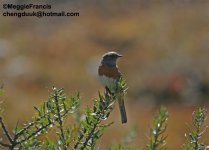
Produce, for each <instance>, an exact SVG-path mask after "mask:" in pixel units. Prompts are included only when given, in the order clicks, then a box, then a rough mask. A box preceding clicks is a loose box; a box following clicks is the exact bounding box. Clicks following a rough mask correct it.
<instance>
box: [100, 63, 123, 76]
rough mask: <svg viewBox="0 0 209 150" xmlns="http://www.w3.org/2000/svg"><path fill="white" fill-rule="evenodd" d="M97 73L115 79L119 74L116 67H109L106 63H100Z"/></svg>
mask: <svg viewBox="0 0 209 150" xmlns="http://www.w3.org/2000/svg"><path fill="white" fill-rule="evenodd" d="M98 73H99V75H100V76H102V75H105V76H107V77H110V78H113V79H117V78H119V77H120V75H121V73H120V72H119V70H118V68H117V67H114V68H111V67H108V66H107V65H100V66H99V70H98Z"/></svg>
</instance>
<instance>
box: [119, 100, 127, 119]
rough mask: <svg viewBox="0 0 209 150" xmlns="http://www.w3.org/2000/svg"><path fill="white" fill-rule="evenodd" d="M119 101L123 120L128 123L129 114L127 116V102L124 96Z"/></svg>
mask: <svg viewBox="0 0 209 150" xmlns="http://www.w3.org/2000/svg"><path fill="white" fill-rule="evenodd" d="M118 103H119V109H120V115H121V122H122V123H127V116H126V108H125V104H124V98H123V97H121V98H120V99H118Z"/></svg>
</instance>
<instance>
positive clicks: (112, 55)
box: [101, 52, 122, 67]
mask: <svg viewBox="0 0 209 150" xmlns="http://www.w3.org/2000/svg"><path fill="white" fill-rule="evenodd" d="M119 57H122V55H120V54H118V53H117V52H107V53H105V54H104V55H103V56H102V61H101V63H102V64H105V65H107V66H109V67H116V61H117V59H118V58H119Z"/></svg>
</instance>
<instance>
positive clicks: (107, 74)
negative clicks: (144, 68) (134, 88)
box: [98, 52, 127, 123]
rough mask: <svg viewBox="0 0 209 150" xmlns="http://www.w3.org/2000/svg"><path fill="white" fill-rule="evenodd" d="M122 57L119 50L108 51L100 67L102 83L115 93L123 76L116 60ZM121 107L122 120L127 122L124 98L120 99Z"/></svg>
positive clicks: (99, 72)
mask: <svg viewBox="0 0 209 150" xmlns="http://www.w3.org/2000/svg"><path fill="white" fill-rule="evenodd" d="M120 57H122V55H120V54H118V53H117V52H107V53H105V54H104V55H103V56H102V60H101V64H100V66H99V69H98V74H99V79H100V81H101V83H102V84H103V85H104V86H105V88H106V89H107V90H108V91H110V92H111V93H114V92H115V90H116V82H117V81H118V79H119V78H120V77H121V76H122V74H121V73H120V71H119V70H118V66H117V64H116V61H117V59H118V58H120ZM118 103H119V109H120V114H121V122H122V123H126V122H127V116H126V109H125V104H124V99H123V98H120V99H118Z"/></svg>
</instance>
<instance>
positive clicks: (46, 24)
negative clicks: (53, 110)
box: [0, 0, 209, 150]
mask: <svg viewBox="0 0 209 150" xmlns="http://www.w3.org/2000/svg"><path fill="white" fill-rule="evenodd" d="M5 2H8V1H6V0H3V1H1V3H2V4H3V3H5ZM31 2H33V1H30V2H27V3H31ZM10 3H13V4H25V3H26V2H25V1H22V0H21V1H20V0H13V1H12V2H11V1H10ZM33 3H34V4H47V3H48V4H51V5H52V10H57V11H62V10H65V11H70V12H79V13H80V16H79V17H45V18H35V17H25V18H17V17H2V16H1V17H0V84H1V85H2V84H3V85H4V91H5V95H4V97H1V100H2V101H3V108H4V109H5V111H4V116H5V121H6V122H7V123H8V126H9V127H10V128H13V127H14V126H15V124H16V122H17V120H19V121H20V122H24V121H26V120H29V119H30V118H31V116H32V115H33V113H34V110H33V106H35V105H40V104H41V103H42V102H43V101H44V100H46V99H47V96H48V94H49V91H50V89H51V87H52V86H53V85H55V86H57V87H64V88H65V92H66V93H68V94H69V95H70V94H72V93H74V91H80V93H81V95H82V98H83V101H82V107H86V105H88V106H91V105H92V101H93V98H94V97H96V96H97V93H98V90H100V91H102V90H104V89H103V87H102V86H101V84H100V82H99V80H98V77H97V67H98V65H99V62H100V59H101V56H102V55H103V54H104V53H105V52H108V51H117V52H119V53H121V54H123V55H124V57H123V58H121V59H120V60H119V62H118V65H119V66H120V70H121V72H122V73H123V74H124V77H125V78H126V81H127V84H128V87H129V90H128V94H127V96H126V101H125V102H126V107H127V114H128V124H126V125H122V124H121V123H120V117H119V110H118V108H117V107H116V109H115V110H114V111H113V113H112V114H111V117H110V118H109V120H108V121H114V122H115V123H114V124H113V125H112V126H111V127H110V128H108V129H107V130H106V132H105V134H104V136H103V137H102V139H101V141H100V148H101V149H106V148H107V147H108V145H110V144H114V143H120V142H122V141H123V137H125V136H126V135H127V134H128V132H129V131H130V128H133V127H134V128H136V129H137V131H136V137H135V138H134V140H133V142H132V143H131V147H132V148H133V149H136V148H144V147H145V143H146V141H147V135H148V132H149V127H150V124H151V122H152V119H153V115H154V114H155V112H156V111H157V110H158V108H159V107H160V106H161V105H164V106H166V107H167V109H168V111H169V120H168V128H167V132H166V133H167V134H168V138H167V148H168V149H174V150H175V149H181V148H182V144H183V143H184V142H185V136H184V134H185V132H187V125H186V124H187V123H189V122H190V121H191V114H192V112H193V110H194V108H196V107H197V106H203V105H204V106H205V107H206V108H207V109H208V108H209V105H208V104H209V103H208V102H209V41H208V40H209V1H204V0H200V1H197V0H175V1H174V0H173V1H166V0H155V1H151V0H140V1H136V0H131V1H128V2H127V1H125V0H122V1H119V0H116V1H111V0H107V1H96V0H92V1H89V2H82V1H80V0H78V1H75V0H71V1H67V0H60V1H56V2H55V1H50V0H45V1H42V2H39V3H38V2H37V3H36V2H35V1H34V2H33ZM3 11H4V10H3V9H2V7H1V12H3ZM207 124H209V121H208V120H207ZM208 133H209V131H208V132H207V134H206V137H205V141H206V143H207V144H209V140H208V139H209V136H208V135H209V134H208Z"/></svg>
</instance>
